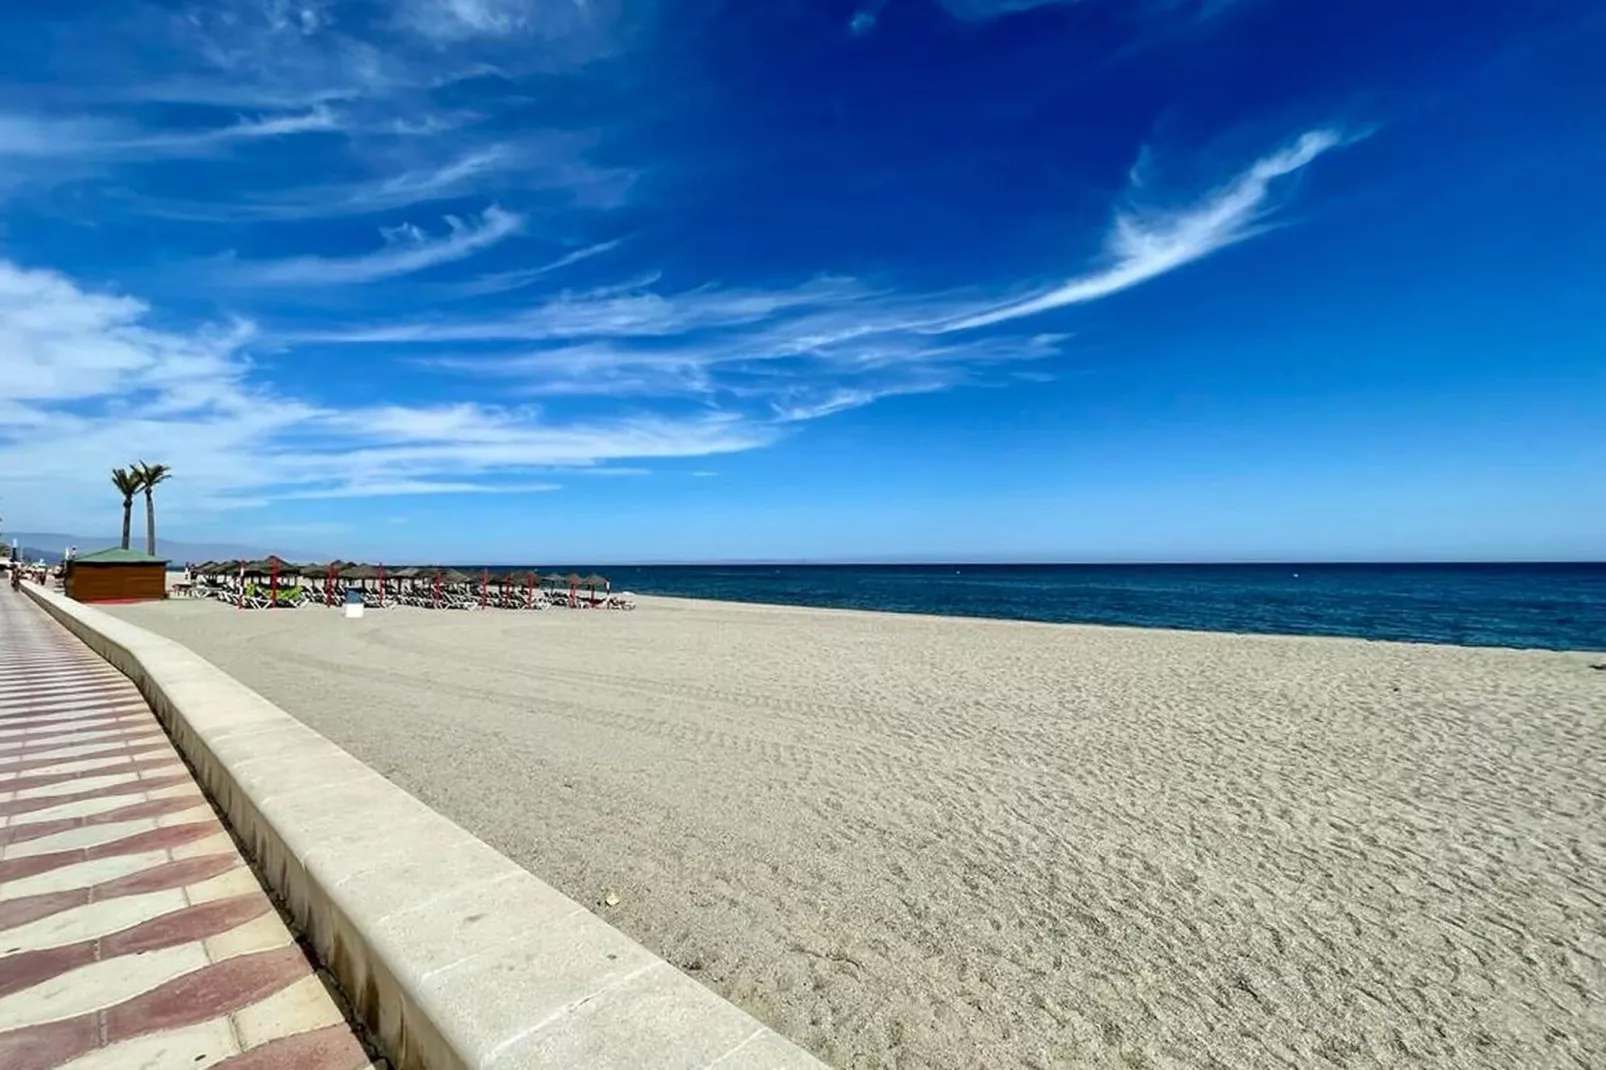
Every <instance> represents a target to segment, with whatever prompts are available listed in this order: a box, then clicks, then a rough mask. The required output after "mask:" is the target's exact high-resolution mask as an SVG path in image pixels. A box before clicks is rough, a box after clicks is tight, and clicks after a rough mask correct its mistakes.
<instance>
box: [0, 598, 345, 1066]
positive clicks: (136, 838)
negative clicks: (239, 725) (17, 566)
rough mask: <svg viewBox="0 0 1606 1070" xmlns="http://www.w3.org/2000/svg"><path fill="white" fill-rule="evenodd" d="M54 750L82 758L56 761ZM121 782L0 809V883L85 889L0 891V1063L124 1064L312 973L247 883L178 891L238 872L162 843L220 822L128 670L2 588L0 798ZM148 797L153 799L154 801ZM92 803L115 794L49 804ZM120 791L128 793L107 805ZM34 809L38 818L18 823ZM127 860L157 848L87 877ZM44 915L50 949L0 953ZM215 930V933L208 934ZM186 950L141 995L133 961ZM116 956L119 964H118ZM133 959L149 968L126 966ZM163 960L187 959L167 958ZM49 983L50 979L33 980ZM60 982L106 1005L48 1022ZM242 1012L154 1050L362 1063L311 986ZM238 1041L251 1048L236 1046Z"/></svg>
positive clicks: (330, 1006)
mask: <svg viewBox="0 0 1606 1070" xmlns="http://www.w3.org/2000/svg"><path fill="white" fill-rule="evenodd" d="M86 737H88V738H86ZM63 750H71V751H82V753H73V754H67V755H63V754H60V753H59V752H60V751H63ZM96 760H111V763H110V764H105V765H99V766H98V767H96V768H91V769H81V770H78V771H76V772H63V771H62V770H60V769H59V768H55V767H59V766H64V765H69V764H78V763H83V762H86V761H96ZM52 770H54V771H52ZM168 770H172V773H171V774H170V775H169V774H168V772H167V771H168ZM130 774H132V775H133V779H118V782H117V783H114V784H110V785H101V786H98V787H86V788H84V789H83V790H79V791H66V792H64V793H63V794H59V795H42V796H41V795H35V796H34V797H30V798H21V799H19V798H14V797H12V798H7V799H6V800H5V801H3V802H0V882H6V881H16V880H24V879H28V878H37V877H40V876H41V875H45V874H52V873H56V872H57V871H62V870H67V867H78V868H74V869H71V870H67V871H66V872H64V873H62V874H61V875H60V876H57V877H45V878H44V879H45V880H50V881H56V882H57V883H58V884H66V883H70V882H71V881H73V880H75V879H77V880H82V881H84V882H86V886H85V887H79V888H72V887H58V888H57V889H56V890H51V891H45V892H41V893H40V894H37V895H29V896H22V897H18V898H16V899H11V900H5V901H0V1000H4V1001H5V1012H6V1017H7V1019H8V1020H7V1021H5V1022H4V1023H3V1025H6V1026H11V1027H12V1028H10V1029H9V1030H7V1031H4V1032H0V1070H55V1068H58V1067H61V1066H62V1064H64V1063H67V1062H70V1061H72V1060H75V1059H77V1058H79V1057H81V1056H84V1055H88V1054H89V1053H91V1052H94V1051H96V1050H98V1049H103V1048H104V1049H110V1050H109V1051H108V1053H107V1057H109V1058H110V1059H112V1060H116V1059H119V1058H121V1055H120V1054H114V1053H116V1052H117V1051H118V1049H117V1048H116V1046H117V1045H119V1044H122V1043H125V1042H127V1041H130V1040H133V1039H136V1038H140V1037H147V1036H152V1035H157V1034H163V1033H166V1032H169V1031H176V1030H184V1029H186V1028H189V1027H192V1026H196V1025H200V1024H203V1023H207V1022H210V1021H215V1020H217V1019H222V1018H227V1017H230V1016H232V1015H235V1014H237V1013H239V1012H243V1011H247V1010H248V1009H250V1008H254V1007H256V1006H258V1005H260V1004H261V1003H262V1001H263V1000H266V999H269V998H271V997H273V996H274V995H275V994H276V993H279V992H281V991H283V990H284V989H286V988H287V987H289V986H290V985H293V984H296V983H297V982H299V981H302V980H304V979H306V978H308V977H311V976H312V975H313V969H312V965H311V964H310V963H309V962H308V961H307V959H306V957H305V956H304V954H303V953H302V951H301V949H300V948H299V946H298V945H296V944H295V942H294V940H293V938H292V936H291V934H290V933H289V931H288V930H286V929H285V928H284V926H283V925H282V923H281V922H280V921H279V919H278V915H277V914H276V913H275V912H274V910H273V907H272V904H271V902H270V901H269V900H268V898H267V896H266V895H265V894H264V893H263V892H262V891H261V889H260V888H251V887H250V883H251V882H249V881H247V882H246V883H245V884H244V887H245V888H247V889H248V890H245V891H239V890H238V889H239V887H240V886H236V885H231V886H229V887H227V888H223V887H219V888H217V889H216V890H214V891H212V892H210V893H208V896H210V895H216V894H218V893H219V892H225V891H236V892H237V894H233V895H225V896H224V897H223V898H216V899H211V898H207V899H206V900H205V901H201V902H197V901H196V900H195V899H190V898H189V896H190V893H191V891H192V890H195V891H196V894H197V895H199V894H200V892H199V890H197V889H194V886H197V885H200V884H201V883H203V882H206V881H209V880H211V879H213V878H215V877H219V876H222V875H224V874H227V873H231V872H239V873H241V874H242V877H243V875H244V874H245V873H248V872H249V871H247V870H245V869H244V863H243V861H242V860H241V858H240V856H239V854H238V852H237V851H236V850H235V849H234V847H233V845H232V843H231V844H229V845H228V846H227V847H226V848H225V849H223V850H219V851H216V852H214V853H213V854H209V855H201V856H197V857H193V858H182V859H175V858H174V857H173V852H174V850H176V849H180V848H184V847H186V846H187V845H193V844H195V843H198V842H200V841H203V840H206V839H208V838H209V837H213V836H216V835H218V834H219V833H221V832H223V831H224V828H223V826H222V825H221V824H220V823H219V822H218V821H217V819H216V818H215V817H214V816H212V814H211V813H210V812H209V810H206V809H205V807H206V801H205V796H204V795H202V794H201V792H200V790H199V788H197V787H196V786H195V782H194V780H193V779H192V778H191V776H190V775H189V774H188V772H187V771H186V770H185V769H184V766H183V765H182V763H181V762H180V761H179V758H178V755H177V753H176V752H175V751H174V750H173V748H172V746H171V744H170V743H169V742H168V740H167V737H166V736H165V734H164V733H163V732H162V730H161V728H160V726H159V725H158V724H157V723H156V719H155V717H154V716H153V715H152V714H151V712H150V710H149V708H148V707H147V706H145V704H144V701H143V700H142V699H141V698H140V697H139V695H138V692H137V691H136V690H134V688H133V687H132V686H131V685H130V684H129V683H128V682H127V681H126V680H123V679H122V678H121V677H120V676H118V675H116V674H115V672H114V671H113V670H111V669H110V668H109V667H107V666H106V665H105V664H104V663H102V662H100V661H99V660H98V659H96V658H94V657H93V656H92V655H91V654H89V653H88V652H87V651H86V650H85V648H84V647H82V646H81V645H80V644H79V643H78V641H77V640H76V639H74V638H73V637H72V636H70V635H69V634H68V633H67V632H66V631H65V630H64V629H62V628H61V627H60V626H59V625H57V624H55V622H54V621H52V620H50V619H49V618H48V617H47V616H46V615H45V614H44V613H43V612H42V611H40V610H39V609H37V607H34V606H33V605H32V604H31V603H29V602H27V601H26V599H25V598H23V597H20V596H15V595H10V594H8V593H5V592H0V793H4V794H7V795H12V796H14V795H15V794H17V793H35V792H39V791H48V790H55V789H56V788H63V787H65V788H70V787H72V786H73V785H75V784H76V783H78V782H86V783H87V782H93V781H95V780H98V779H101V778H124V777H127V776H129V775H130ZM175 789H176V790H175ZM186 789H187V790H186ZM151 792H166V793H167V794H164V795H163V796H162V797H160V798H151V797H150V795H149V793H151ZM92 799H93V800H99V799H108V800H113V803H112V805H113V808H112V809H110V810H105V811H101V812H99V813H94V814H72V813H71V812H70V811H69V813H68V814H67V816H56V815H55V814H53V813H52V811H55V810H58V809H59V808H65V807H72V806H74V805H76V804H80V803H83V802H85V801H87V800H92ZM117 800H126V801H125V802H123V803H122V804H121V805H119V804H117V802H116V801H117ZM192 809H193V810H196V811H197V817H196V818H195V819H194V820H190V821H186V822H185V823H184V824H178V825H167V826H159V827H157V828H153V829H145V830H142V831H140V832H136V833H132V834H130V835H126V836H121V837H119V838H117V839H115V840H112V841H109V842H106V843H101V844H95V845H92V846H86V847H72V846H66V845H67V844H71V843H73V840H74V839H75V838H77V837H74V836H72V834H73V833H75V832H76V831H77V830H80V829H85V828H92V827H95V826H109V825H115V824H117V823H119V822H124V821H145V822H147V823H149V822H151V820H152V819H154V818H158V817H161V816H163V815H169V814H178V813H182V812H184V811H187V810H192ZM203 815H204V816H203ZM34 816H37V817H38V818H39V820H30V818H31V817H34ZM19 819H20V823H18V821H19ZM114 834H115V833H114ZM57 836H62V837H64V843H63V845H62V846H60V847H57V848H54V849H52V847H51V844H52V840H51V837H57ZM27 843H32V844H36V845H37V846H35V847H32V848H30V849H31V850H36V851H38V852H39V853H37V854H27V853H23V854H20V855H18V856H14V857H7V855H8V854H9V853H10V852H11V851H12V850H13V849H14V848H16V847H17V845H20V844H27ZM136 856H154V857H155V858H156V859H157V861H155V862H154V864H151V865H147V866H146V867H145V868H144V869H141V870H139V871H138V872H135V873H127V874H124V875H121V876H116V877H112V878H111V879H100V880H99V881H98V882H97V881H96V873H97V872H98V873H99V874H100V875H101V876H102V878H104V877H106V876H107V875H108V874H110V873H117V872H118V869H117V867H118V866H125V867H126V865H127V864H128V863H121V862H116V861H110V862H108V861H106V860H115V859H122V858H135V857H136ZM141 860H142V859H141ZM134 864H138V862H135V863H134ZM87 882H94V883H87ZM46 887H49V885H46ZM177 889H182V890H184V892H185V896H184V899H185V901H187V902H189V903H190V904H191V905H189V906H185V907H182V908H179V909H175V910H169V912H168V913H166V914H162V915H160V916H158V917H155V918H147V919H146V920H144V921H140V922H138V923H137V924H132V925H129V926H128V927H126V928H124V929H121V930H118V931H116V932H112V933H108V934H105V935H94V932H95V930H94V929H91V928H88V927H87V926H88V925H90V924H92V923H91V922H89V921H87V920H86V921H85V922H84V923H82V924H83V925H84V926H85V927H84V928H82V929H80V930H79V931H80V932H82V933H83V934H84V935H83V936H82V938H79V939H74V938H73V935H74V933H73V930H74V926H75V925H78V924H79V923H78V922H76V921H75V920H74V918H75V914H74V912H76V911H79V910H81V909H83V908H85V907H88V906H90V905H92V904H95V903H99V902H103V901H106V900H111V899H117V898H120V897H124V896H134V895H141V894H145V893H148V892H155V891H161V890H177ZM90 916H91V915H87V914H86V915H85V918H86V919H87V918H89V917H90ZM93 916H95V917H100V918H102V919H105V918H106V917H107V915H106V914H105V913H100V914H97V915H93ZM112 916H114V917H115V916H116V915H112ZM127 916H128V917H129V920H131V921H132V920H133V919H134V918H138V917H140V916H141V914H140V912H139V911H138V910H137V908H134V912H133V913H131V914H129V915H127ZM52 917H59V919H60V920H58V921H53V922H51V928H48V929H43V930H35V931H34V933H33V935H32V937H30V939H31V940H33V941H41V940H44V941H48V940H50V939H52V938H55V936H56V934H57V933H59V934H60V940H61V942H59V943H56V944H54V945H53V946H33V947H28V941H26V940H23V939H21V938H18V940H17V945H18V946H9V945H8V941H7V937H8V935H9V934H10V933H11V931H13V930H16V929H17V928H18V927H20V926H25V925H28V924H30V923H33V922H36V921H40V920H42V919H46V918H52ZM247 927H249V928H247ZM230 934H237V935H230ZM213 937H222V938H224V939H222V940H221V942H214V941H213V940H212V939H211V938H213ZM25 947H27V949H26V950H24V948H25ZM186 947H194V948H196V949H198V950H199V951H200V952H201V954H200V955H198V956H196V957H195V961H197V962H200V961H205V962H206V963H207V965H204V966H200V967H199V968H194V969H191V971H190V972H189V973H187V974H183V975H181V976H178V977H176V978H173V979H171V980H167V981H165V982H163V983H160V984H154V986H153V987H144V986H147V985H152V984H153V982H155V981H156V980H158V979H159V978H161V977H162V976H165V974H164V972H163V971H162V969H161V968H160V967H158V968H157V969H156V971H155V972H154V973H153V972H152V969H151V968H150V966H149V964H148V963H149V960H141V959H140V956H143V955H146V954H150V953H154V952H161V951H164V950H166V949H170V948H186ZM235 951H241V952H244V953H240V954H234V953H233V952H235ZM120 961H124V962H128V963H129V964H130V965H129V966H128V967H127V968H126V969H122V968H120V967H119V966H118V965H117V964H118V963H119V962H120ZM140 961H144V962H146V963H147V965H146V966H145V967H137V966H135V965H134V964H135V963H136V962H140ZM164 961H173V962H183V961H185V960H184V958H183V957H182V956H181V957H179V958H177V959H172V960H164ZM91 967H92V968H93V972H91V971H90V968H91ZM120 971H121V972H120ZM80 973H82V977H83V980H82V982H81V983H82V984H83V985H85V986H87V987H86V988H85V989H83V990H81V991H80V990H77V989H75V988H74V985H75V984H77V983H80V982H77V981H75V978H78V977H79V976H80ZM45 984H49V985H51V986H52V987H51V988H47V989H39V987H38V986H40V985H45ZM63 986H65V988H63ZM63 991H65V992H66V993H68V995H69V999H70V1000H71V1005H72V1006H76V1007H85V1006H99V1007H101V1008H102V1009H99V1010H95V1011H90V1012H85V1013H81V1014H77V1015H73V1016H71V1017H68V1018H65V1019H61V1020H51V1019H52V1017H53V1013H52V1012H53V1008H61V1009H56V1010H55V1011H54V1013H56V1014H59V1013H62V1009H65V1008H63V1006H62V1005H61V1004H59V1003H57V999H58V998H59V996H58V995H57V994H58V993H61V992H63ZM251 1021H252V1023H253V1024H252V1026H251V1028H250V1029H249V1030H246V1029H244V1028H241V1027H239V1025H238V1023H237V1022H236V1023H232V1024H231V1028H230V1029H228V1030H227V1031H225V1032H222V1033H218V1032H216V1031H215V1030H214V1031H213V1032H212V1033H211V1034H202V1035H211V1036H213V1037H214V1039H213V1040H212V1041H210V1042H209V1043H211V1044H215V1045H219V1047H216V1048H214V1049H213V1050H210V1051H204V1050H197V1049H194V1048H193V1047H186V1046H185V1045H186V1044H188V1041H181V1042H179V1044H178V1046H176V1047H172V1048H167V1049H165V1050H167V1052H168V1055H167V1058H168V1059H179V1058H182V1059H186V1060H190V1059H193V1060H195V1061H197V1062H203V1061H206V1060H207V1059H209V1058H210V1059H215V1060H223V1061H224V1063H223V1064H224V1065H226V1066H228V1067H231V1068H233V1070H356V1068H358V1067H365V1066H367V1065H368V1057H367V1056H366V1054H365V1053H364V1051H363V1048H362V1046H361V1045H360V1044H359V1043H358V1041H357V1039H356V1037H355V1035H354V1034H353V1033H352V1031H351V1029H350V1027H349V1026H348V1025H346V1024H345V1023H344V1021H343V1020H342V1019H341V1015H340V1011H339V1009H338V1008H337V1007H336V1005H335V1004H334V1002H333V1001H332V1000H330V999H329V998H328V997H327V996H325V995H324V994H323V993H321V992H319V991H318V990H317V989H316V988H313V989H309V990H306V992H304V993H301V994H298V995H297V997H296V999H295V1000H294V1001H292V1002H288V1003H285V1004H283V1005H276V1007H275V1009H274V1011H273V1013H271V1014H267V1015H261V1014H258V1015H257V1016H256V1017H254V1018H253V1019H251ZM247 1037H249V1038H250V1042H251V1043H254V1044H256V1045H257V1046H256V1047H254V1048H252V1049H250V1050H247V1051H243V1052H242V1051H240V1050H239V1049H240V1047H241V1046H242V1044H244V1043H246V1042H247V1041H246V1040H245V1038H247ZM142 1043H143V1042H142ZM164 1043H165V1042H164ZM139 1050H140V1051H142V1052H144V1053H145V1054H143V1055H141V1056H140V1057H139V1058H140V1059H141V1061H142V1062H143V1061H145V1060H148V1059H149V1058H150V1055H149V1052H150V1051H151V1050H153V1049H150V1048H149V1047H148V1046H147V1047H144V1048H141V1049H139ZM130 1058H133V1056H132V1054H131V1055H130ZM108 1065H109V1064H108ZM163 1065H164V1066H165V1065H166V1064H163ZM186 1065H189V1064H187V1063H186ZM152 1070H155V1068H152Z"/></svg>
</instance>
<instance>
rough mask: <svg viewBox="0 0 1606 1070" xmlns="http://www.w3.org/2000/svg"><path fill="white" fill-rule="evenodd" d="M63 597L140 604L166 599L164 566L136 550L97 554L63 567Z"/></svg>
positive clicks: (101, 551)
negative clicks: (64, 569)
mask: <svg viewBox="0 0 1606 1070" xmlns="http://www.w3.org/2000/svg"><path fill="white" fill-rule="evenodd" d="M66 585H67V597H68V598H71V599H74V600H76V601H79V602H142V601H146V600H149V599H156V598H166V597H167V562H166V561H165V560H163V559H162V558H160V557H152V556H151V555H150V554H147V553H142V552H141V551H139V550H121V549H116V548H113V549H110V550H97V551H95V552H94V553H92V554H84V555H83V556H82V557H75V558H73V559H72V560H71V561H69V562H68V563H67V576H66Z"/></svg>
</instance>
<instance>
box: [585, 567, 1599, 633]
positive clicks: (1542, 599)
mask: <svg viewBox="0 0 1606 1070" xmlns="http://www.w3.org/2000/svg"><path fill="white" fill-rule="evenodd" d="M585 571H587V572H589V571H592V570H591V569H589V568H588V569H586V570H585ZM600 571H601V572H602V573H603V574H604V575H606V576H608V578H609V579H610V580H611V581H612V582H613V588H614V590H616V591H621V590H628V591H634V592H636V593H638V594H664V595H676V596H680V597H686V598H717V599H724V600H727V601H733V602H775V603H783V604H787V605H800V606H828V607H835V608H841V609H876V610H888V611H893V612H901V613H939V614H948V615H953V616H963V617H1002V618H1007V619H1012V620H1040V621H1060V622H1066V621H1074V622H1083V623H1092V624H1125V625H1137V626H1141V627H1149V628H1190V629H1200V630H1204V631H1218V632H1267V633H1276V634H1291V635H1346V636H1355V637H1359V638H1363V639H1398V640H1407V641H1413V642H1423V643H1459V644H1464V645H1472V646H1509V647H1543V648H1548V649H1553V650H1606V564H1564V565H963V564H959V565H891V566H888V565H779V566H775V565H742V566H631V567H624V566H618V565H613V566H608V567H604V568H601V569H600Z"/></svg>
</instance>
